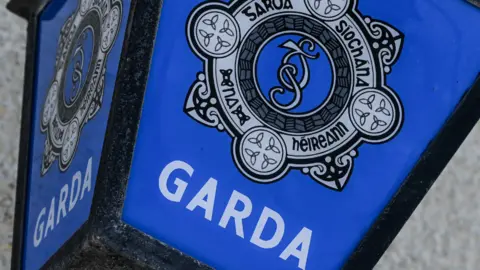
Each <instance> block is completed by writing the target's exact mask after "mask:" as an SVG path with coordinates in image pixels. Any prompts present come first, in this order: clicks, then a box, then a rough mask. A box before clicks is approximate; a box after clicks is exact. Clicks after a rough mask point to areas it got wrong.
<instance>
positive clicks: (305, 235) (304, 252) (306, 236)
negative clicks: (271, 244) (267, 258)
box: [280, 228, 312, 269]
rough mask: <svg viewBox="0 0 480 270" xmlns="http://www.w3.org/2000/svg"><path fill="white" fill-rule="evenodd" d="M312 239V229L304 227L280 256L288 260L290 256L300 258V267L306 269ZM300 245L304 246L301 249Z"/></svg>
mask: <svg viewBox="0 0 480 270" xmlns="http://www.w3.org/2000/svg"><path fill="white" fill-rule="evenodd" d="M311 240H312V231H311V230H309V229H307V228H303V229H302V230H301V231H300V232H299V233H298V234H297V236H296V237H295V238H294V239H293V240H292V242H290V244H289V245H288V246H287V247H286V248H285V250H284V251H283V252H282V254H280V258H282V259H283V260H287V259H288V258H289V257H290V256H293V257H296V258H298V268H300V269H305V268H306V266H307V259H308V251H309V249H310V242H311ZM299 246H302V247H301V248H300V250H299V249H298V247H299Z"/></svg>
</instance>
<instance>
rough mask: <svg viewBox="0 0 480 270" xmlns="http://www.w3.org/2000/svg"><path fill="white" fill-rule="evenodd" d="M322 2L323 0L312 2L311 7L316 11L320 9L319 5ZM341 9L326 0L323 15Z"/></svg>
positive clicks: (330, 0)
mask: <svg viewBox="0 0 480 270" xmlns="http://www.w3.org/2000/svg"><path fill="white" fill-rule="evenodd" d="M322 1H323V0H314V2H313V6H314V7H315V9H317V10H318V9H319V8H320V4H321V3H322ZM341 9H342V8H341V7H340V6H339V5H337V4H334V3H332V0H327V7H326V8H325V11H324V14H325V15H328V14H330V13H332V11H338V10H341Z"/></svg>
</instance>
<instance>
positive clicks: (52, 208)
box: [43, 197, 55, 238]
mask: <svg viewBox="0 0 480 270" xmlns="http://www.w3.org/2000/svg"><path fill="white" fill-rule="evenodd" d="M54 227H55V197H53V198H52V201H51V202H50V210H49V211H48V220H47V228H45V235H44V236H43V238H45V237H47V235H48V229H50V231H53V229H54Z"/></svg>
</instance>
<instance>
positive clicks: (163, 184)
mask: <svg viewBox="0 0 480 270" xmlns="http://www.w3.org/2000/svg"><path fill="white" fill-rule="evenodd" d="M176 170H182V171H184V172H186V173H187V174H188V176H190V177H192V175H193V168H192V167H191V166H190V165H188V164H187V163H185V162H183V161H173V162H171V163H170V164H168V165H167V166H166V167H165V169H163V171H162V173H161V174H160V177H159V179H158V187H159V188H160V192H161V193H162V194H163V196H165V198H167V199H168V200H169V201H172V202H180V201H181V200H182V197H183V194H184V193H185V190H186V189H187V186H188V184H187V182H185V181H183V180H181V179H179V178H175V181H174V182H173V183H174V184H175V185H176V186H177V189H176V190H175V192H174V193H172V192H170V191H169V190H168V187H167V181H168V178H169V177H170V175H171V174H172V173H173V172H174V171H176Z"/></svg>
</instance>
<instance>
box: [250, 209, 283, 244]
mask: <svg viewBox="0 0 480 270" xmlns="http://www.w3.org/2000/svg"><path fill="white" fill-rule="evenodd" d="M269 219H271V220H273V221H274V222H275V233H274V234H273V236H272V238H270V239H269V240H263V239H262V238H261V236H262V233H263V230H264V229H265V225H267V222H268V220H269ZM284 233H285V221H284V220H283V218H282V217H281V216H280V214H279V213H277V212H275V211H273V210H272V209H270V208H268V207H265V208H263V211H262V214H261V215H260V219H259V220H258V222H257V226H256V227H255V231H254V232H253V235H252V238H251V239H250V242H252V243H253V244H255V245H257V246H259V247H261V248H265V249H269V248H274V247H276V246H278V244H280V241H282V238H283V234H284Z"/></svg>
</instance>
